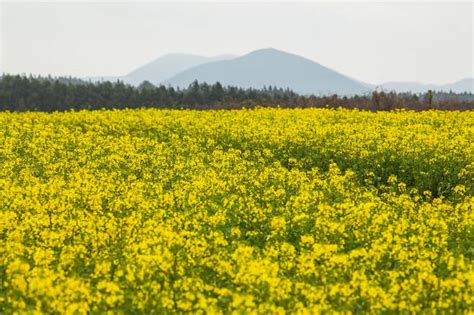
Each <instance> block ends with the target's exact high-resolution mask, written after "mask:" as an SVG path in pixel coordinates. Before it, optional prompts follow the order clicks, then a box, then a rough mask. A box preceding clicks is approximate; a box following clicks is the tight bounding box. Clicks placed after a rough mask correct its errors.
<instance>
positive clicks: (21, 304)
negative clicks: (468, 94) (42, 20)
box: [0, 109, 474, 314]
mask: <svg viewBox="0 0 474 315" xmlns="http://www.w3.org/2000/svg"><path fill="white" fill-rule="evenodd" d="M472 139H474V112H441V111H426V112H419V113H415V112H407V111H399V112H377V113H373V112H360V111H350V110H325V109H305V110H282V109H256V110H240V111H201V112H198V111H177V110H176V111H173V110H123V111H105V110H104V111H96V112H87V111H81V112H68V113H53V114H45V113H5V112H4V113H0V141H1V142H0V235H1V239H0V254H1V256H0V257H1V261H0V273H1V277H2V281H1V288H0V313H12V312H27V311H29V312H33V311H34V310H37V311H42V312H48V313H55V312H56V313H74V312H77V313H78V314H83V313H88V312H90V313H103V312H106V311H113V312H114V313H117V312H119V313H120V312H123V313H146V314H152V313H157V314H162V313H171V312H208V313H231V312H236V313H248V312H252V311H253V312H257V313H262V314H267V313H284V312H291V313H301V314H305V313H318V312H324V311H349V312H361V313H362V312H371V313H379V312H381V311H382V310H387V311H395V312H396V311H401V312H421V311H428V310H430V309H434V308H437V309H438V310H440V311H441V312H443V311H450V312H453V313H462V312H465V311H474V261H473V260H474V211H473V207H474V198H473V192H474V187H473V186H474V185H473V180H474V179H473V176H474V143H473V141H472Z"/></svg>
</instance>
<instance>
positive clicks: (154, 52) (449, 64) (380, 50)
mask: <svg viewBox="0 0 474 315" xmlns="http://www.w3.org/2000/svg"><path fill="white" fill-rule="evenodd" d="M0 5H1V33H0V34H1V38H0V45H1V59H0V60H1V63H0V70H1V72H4V73H27V74H28V73H33V74H41V75H47V74H51V75H72V76H78V77H88V76H121V75H125V74H127V73H128V72H130V71H132V70H133V69H135V68H137V67H139V66H141V65H143V64H146V63H147V62H150V61H151V60H154V59H156V58H157V57H160V56H162V55H165V54H168V53H176V52H179V53H191V54H198V55H203V56H215V55H221V54H232V55H243V54H246V53H248V52H250V51H253V50H256V49H261V48H267V47H273V48H276V49H280V50H284V51H287V52H290V53H294V54H298V55H301V56H303V57H306V58H309V59H312V60H314V61H316V62H318V63H320V64H322V65H325V66H327V67H330V68H332V69H334V70H336V71H339V72H341V73H344V74H346V75H347V76H349V77H352V78H356V79H359V80H363V81H364V82H369V83H374V84H377V83H381V82H387V81H418V82H422V83H434V84H444V83H450V82H454V81H457V80H460V79H463V78H466V77H472V76H473V61H472V56H473V30H472V29H473V22H472V3H470V2H465V3H427V2H421V3H374V2H372V3H340V2H339V3H308V2H305V3H289V2H286V3H285V2H282V3H271V2H266V3H213V2H205V3H202V2H201V3H198V2H193V3H192V2H186V3H185V2H178V3H163V2H143V3H133V2H115V3H106V2H104V3H91V2H82V3H79V2H67V3H66V2H62V3H61V2H49V3H41V2H2V3H1V4H0Z"/></svg>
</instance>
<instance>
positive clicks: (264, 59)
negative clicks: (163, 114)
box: [163, 48, 370, 95]
mask: <svg viewBox="0 0 474 315" xmlns="http://www.w3.org/2000/svg"><path fill="white" fill-rule="evenodd" d="M194 80H198V81H199V82H207V83H210V84H211V83H215V82H217V81H219V82H220V83H222V84H223V85H232V86H238V87H242V88H255V89H259V88H263V87H264V86H276V87H281V88H290V89H291V90H293V91H295V92H297V93H300V94H315V95H322V94H335V93H337V94H339V95H351V94H363V93H367V92H369V91H370V88H368V87H367V86H366V85H364V84H362V83H360V82H358V81H356V80H354V79H351V78H349V77H347V76H344V75H342V74H340V73H338V72H336V71H334V70H331V69H329V68H327V67H324V66H322V65H320V64H319V63H317V62H314V61H312V60H309V59H306V58H303V57H301V56H297V55H294V54H290V53H286V52H283V51H280V50H276V49H273V48H267V49H260V50H256V51H254V52H251V53H249V54H246V55H244V56H241V57H237V58H234V59H230V60H221V61H215V62H209V63H206V64H201V65H198V66H195V67H193V68H190V69H188V70H185V71H183V72H181V73H179V74H177V75H175V76H173V77H172V78H170V79H168V80H165V81H164V82H163V83H164V84H165V85H167V84H169V85H172V86H178V87H181V88H185V87H187V86H188V85H189V84H190V83H191V82H193V81H194Z"/></svg>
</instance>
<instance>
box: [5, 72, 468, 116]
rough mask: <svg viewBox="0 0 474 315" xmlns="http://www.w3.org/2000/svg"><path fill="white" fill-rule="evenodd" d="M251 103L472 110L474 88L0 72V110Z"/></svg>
mask: <svg viewBox="0 0 474 315" xmlns="http://www.w3.org/2000/svg"><path fill="white" fill-rule="evenodd" d="M256 106H269V107H272V106H273V107H277V106H278V107H286V108H308V107H317V108H337V107H343V108H350V109H353V108H358V109H365V110H393V109H401V108H405V109H412V110H427V109H443V110H472V109H474V94H472V93H462V94H456V93H452V92H449V93H445V92H433V91H428V93H425V94H411V93H395V92H385V91H377V90H376V91H373V92H372V93H371V94H367V95H354V96H342V97H341V96H338V95H331V96H315V95H311V96H305V95H299V94H297V93H295V92H293V91H291V90H290V89H282V88H276V87H272V86H268V87H264V88H262V89H252V88H249V89H243V88H238V87H233V86H223V85H222V84H220V83H218V82H217V83H215V84H207V83H198V82H197V81H194V82H193V83H191V84H190V85H189V87H188V88H186V89H179V88H174V87H171V86H163V85H161V86H154V85H153V84H151V83H150V82H148V81H144V82H143V83H142V84H141V85H140V86H138V87H133V86H131V85H127V84H125V83H123V82H121V81H117V82H108V81H107V82H100V83H93V82H87V81H84V80H81V79H74V78H51V77H33V76H25V75H4V76H2V77H1V78H0V111H5V110H7V111H44V112H53V111H67V110H82V109H88V110H94V109H102V108H105V109H113V108H114V109H123V108H186V109H238V108H243V107H245V108H253V107H256Z"/></svg>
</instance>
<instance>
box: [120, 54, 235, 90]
mask: <svg viewBox="0 0 474 315" xmlns="http://www.w3.org/2000/svg"><path fill="white" fill-rule="evenodd" d="M231 58H234V56H232V55H221V56H216V57H204V56H197V55H192V54H168V55H165V56H163V57H160V58H158V59H155V60H153V61H152V62H150V63H147V64H146V65H144V66H141V67H139V68H138V69H135V70H133V71H132V72H130V73H129V74H127V75H126V76H124V77H122V78H121V79H122V80H123V81H124V82H126V83H129V84H132V85H138V84H140V83H142V82H143V81H145V80H147V81H150V82H151V83H153V84H154V85H159V84H160V83H161V82H163V81H164V80H166V79H169V78H171V77H172V76H174V75H176V74H178V73H180V72H182V71H184V70H186V69H189V68H192V67H195V66H197V65H200V64H204V63H208V62H213V61H218V60H225V59H231Z"/></svg>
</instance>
